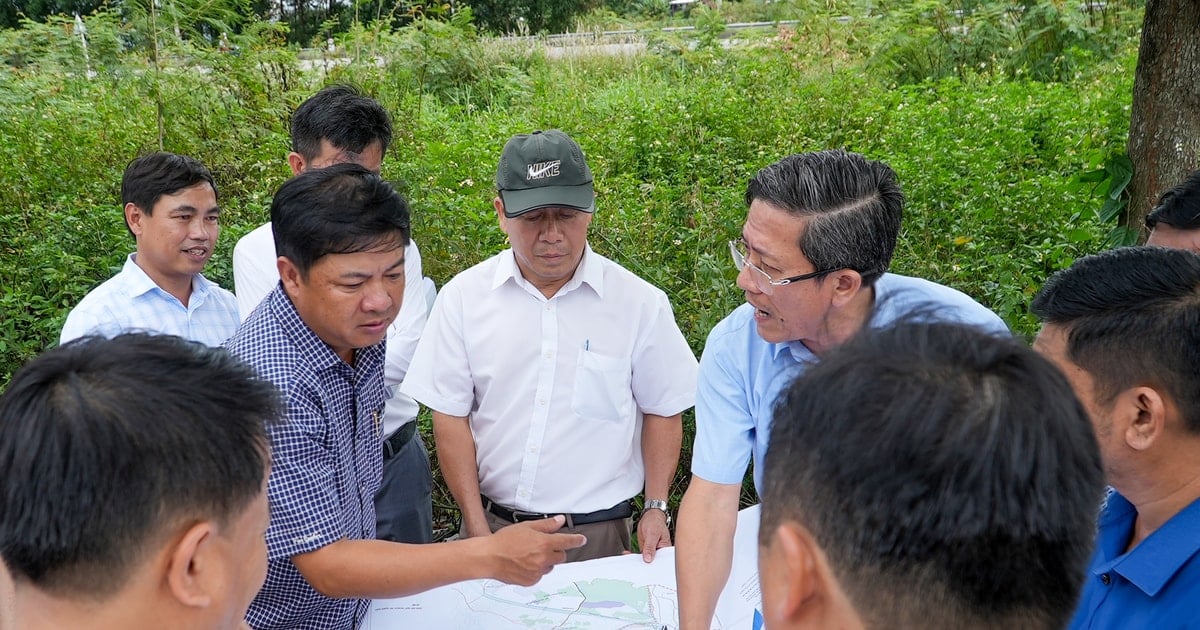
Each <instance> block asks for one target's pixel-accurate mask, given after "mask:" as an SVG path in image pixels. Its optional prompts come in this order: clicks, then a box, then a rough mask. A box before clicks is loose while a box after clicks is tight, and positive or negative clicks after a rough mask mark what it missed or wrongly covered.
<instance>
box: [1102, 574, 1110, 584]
mask: <svg viewBox="0 0 1200 630" xmlns="http://www.w3.org/2000/svg"><path fill="white" fill-rule="evenodd" d="M1100 582H1101V583H1103V584H1104V585H1105V586H1108V585H1109V584H1110V583H1111V582H1112V578H1110V577H1108V574H1107V573H1101V574H1100Z"/></svg>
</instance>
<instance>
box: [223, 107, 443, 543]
mask: <svg viewBox="0 0 1200 630" xmlns="http://www.w3.org/2000/svg"><path fill="white" fill-rule="evenodd" d="M291 133H292V149H293V150H292V152H291V153H289V154H288V156H287V159H288V165H289V166H290V167H291V169H292V174H293V175H297V174H299V173H301V172H303V171H306V170H309V169H316V168H325V167H327V166H331V165H333V164H341V163H344V162H351V163H354V164H358V165H360V166H362V167H364V168H366V169H367V170H369V171H372V172H374V173H379V170H380V167H381V166H382V164H383V156H384V154H385V153H387V148H388V145H389V144H391V142H392V121H391V117H389V116H388V113H387V111H386V110H384V109H383V106H382V105H380V104H379V102H378V101H376V100H375V99H373V98H370V97H367V96H363V95H362V94H360V93H359V92H358V90H357V89H355V88H353V87H351V86H348V85H330V86H328V87H325V88H324V89H322V90H321V91H319V92H317V93H316V94H314V95H313V96H311V97H309V99H308V100H306V101H304V103H302V104H301V105H300V107H298V108H297V109H296V112H295V113H294V114H293V115H292V128H291ZM276 258H277V257H276V255H275V241H274V235H273V234H272V232H271V223H270V222H267V223H265V224H263V225H261V226H259V227H258V228H255V229H254V231H252V232H250V233H249V234H247V235H245V236H244V237H242V239H241V240H239V241H238V243H237V246H236V247H235V248H234V250H233V279H234V289H235V291H236V292H237V299H238V308H239V310H240V311H241V316H242V319H243V320H245V319H246V318H247V317H248V316H249V315H250V312H251V311H253V310H254V309H255V308H256V307H257V306H258V305H259V303H260V302H262V301H263V298H264V297H266V295H267V294H268V293H270V292H271V291H272V290H273V289H274V288H275V285H277V284H279V271H278V269H277V267H276ZM404 281H405V285H404V299H403V302H402V305H401V307H400V314H399V315H398V316H397V317H396V319H395V321H394V322H392V325H391V326H390V327H389V328H388V336H387V356H386V359H385V366H384V384H385V386H386V387H387V391H388V392H389V393H391V394H393V395H392V397H391V398H390V399H389V400H388V401H387V404H386V406H385V407H384V413H383V434H384V441H383V447H382V448H383V458H384V462H383V485H382V486H381V487H380V490H379V494H378V495H376V497H375V513H376V531H377V534H376V535H377V536H378V538H379V539H381V540H391V541H394V542H406V543H426V542H430V541H431V540H432V538H433V508H432V503H431V496H430V493H431V491H432V488H433V481H432V476H431V474H430V470H429V453H428V451H427V450H426V449H425V442H424V441H423V440H422V439H421V435H420V432H418V431H417V423H416V418H417V411H418V410H419V408H418V406H417V403H416V401H414V400H413V399H412V398H410V397H408V396H405V395H403V394H400V393H399V392H397V391H396V387H397V386H398V385H399V384H400V381H402V380H404V374H405V372H407V371H408V362H409V360H410V359H411V358H412V353H413V350H414V349H415V348H416V345H417V339H418V338H420V336H421V329H422V328H423V327H424V326H425V316H426V314H427V313H428V312H429V309H428V306H427V305H426V302H425V284H424V283H423V281H422V278H421V253H420V252H419V251H417V244H416V242H414V241H411V240H410V241H409V244H408V246H407V247H406V248H405V251H404Z"/></svg>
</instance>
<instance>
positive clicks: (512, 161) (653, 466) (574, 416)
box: [401, 130, 696, 562]
mask: <svg viewBox="0 0 1200 630" xmlns="http://www.w3.org/2000/svg"><path fill="white" fill-rule="evenodd" d="M496 188H497V190H498V196H497V197H496V198H495V199H494V200H493V202H492V204H493V206H494V207H495V208H496V216H497V217H498V219H499V221H500V229H501V230H503V231H504V233H505V234H507V235H508V240H509V243H510V244H511V248H509V249H506V250H504V251H502V252H500V253H499V254H497V255H495V256H493V257H491V258H489V259H487V260H485V261H483V262H481V263H479V264H478V265H475V266H474V267H471V268H470V269H468V270H466V271H464V272H462V273H460V274H458V276H456V277H455V278H454V279H453V280H451V281H450V282H448V283H447V284H446V286H445V287H444V288H443V289H442V291H441V293H440V294H439V296H438V299H437V302H436V303H435V304H434V307H433V312H432V313H431V314H430V317H429V322H428V324H426V327H425V331H424V333H423V334H422V337H421V341H420V343H419V344H418V346H417V351H416V354H415V355H414V356H413V361H412V365H411V366H410V369H409V372H408V376H407V377H406V379H405V381H404V384H403V385H402V386H401V391H403V392H404V393H406V394H408V395H410V396H412V397H413V398H414V399H416V400H418V401H420V402H421V403H423V404H425V405H426V406H428V407H430V408H432V409H433V426H434V437H435V439H436V442H437V451H438V460H439V462H440V464H441V469H442V473H443V475H444V476H445V479H446V483H447V485H448V486H449V487H450V491H451V493H452V494H453V495H454V499H455V501H457V502H458V505H459V507H460V508H461V510H462V515H463V523H462V535H463V536H464V537H474V536H487V535H490V534H491V533H493V532H495V531H497V530H499V529H500V528H502V527H505V526H507V525H510V524H512V523H515V522H520V521H524V520H531V519H537V518H540V517H542V515H546V514H550V515H557V514H563V515H565V516H566V522H567V527H566V528H564V529H563V530H561V531H564V532H572V533H581V534H584V535H585V536H586V537H587V540H588V542H587V545H585V546H584V547H582V548H579V549H575V550H572V551H569V552H568V554H567V561H568V562H570V561H574V560H586V559H590V558H598V557H604V556H611V555H616V554H620V553H623V552H625V551H628V550H629V549H630V544H631V533H630V531H631V525H632V520H633V517H634V516H635V514H634V509H633V502H632V501H631V499H634V498H636V497H637V496H638V495H643V501H642V505H643V506H644V509H643V510H642V512H641V514H640V516H639V518H638V526H637V537H638V544H639V548H640V549H641V550H642V554H643V557H644V558H645V560H646V561H647V562H649V561H651V560H652V559H653V558H654V553H655V551H656V550H657V549H659V548H661V547H665V546H668V545H670V544H671V537H670V532H669V524H670V515H669V513H668V506H667V498H668V492H669V489H670V484H671V479H672V478H673V477H674V474H675V467H676V464H677V463H678V460H679V448H680V442H681V440H682V436H683V430H682V424H681V422H680V414H682V413H683V411H684V410H686V409H688V408H689V407H691V406H692V404H693V398H694V396H695V389H696V358H695V355H693V354H692V351H691V349H690V348H689V347H688V344H687V342H686V341H685V340H684V338H683V334H682V333H680V331H679V327H678V326H677V325H676V323H675V317H674V314H673V312H672V310H671V304H670V302H669V301H668V300H667V296H666V294H664V293H663V292H662V291H661V290H660V289H658V288H656V287H654V286H652V285H650V284H649V283H647V282H646V281H644V280H642V279H641V278H638V277H637V276H635V275H634V274H632V273H630V272H629V271H627V270H625V269H624V268H622V267H621V266H620V265H618V264H616V263H615V262H613V261H611V260H609V259H607V258H605V257H604V256H601V255H600V254H597V253H595V252H594V251H592V249H591V248H590V247H589V246H588V243H587V230H588V226H589V225H590V224H591V222H592V214H593V213H594V211H595V193H594V191H593V188H592V172H591V170H590V169H589V168H588V165H587V162H586V161H585V159H584V156H583V151H582V150H581V149H580V148H579V145H578V144H576V143H575V141H574V140H572V139H571V138H570V137H569V136H567V135H566V134H565V133H563V132H561V131H557V130H550V131H535V132H533V133H531V134H521V135H517V136H514V137H513V138H511V139H510V140H509V141H508V143H507V144H506V145H505V147H504V151H503V153H502V154H501V156H500V165H499V168H498V169H497V171H496Z"/></svg>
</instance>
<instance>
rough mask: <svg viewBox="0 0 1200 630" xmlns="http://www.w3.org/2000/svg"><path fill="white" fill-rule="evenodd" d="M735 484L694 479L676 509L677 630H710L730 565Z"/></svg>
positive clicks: (737, 493) (737, 494) (737, 490)
mask: <svg viewBox="0 0 1200 630" xmlns="http://www.w3.org/2000/svg"><path fill="white" fill-rule="evenodd" d="M741 490H742V488H741V486H740V485H739V484H723V483H713V482H711V481H706V480H704V479H701V478H700V477H697V476H695V475H692V482H691V484H690V485H689V486H688V489H687V492H686V493H685V494H684V495H683V502H682V503H680V504H679V525H678V526H677V527H676V530H675V534H676V541H675V542H676V546H675V580H676V582H677V583H678V588H679V628H680V630H709V627H710V626H711V624H712V618H713V613H714V612H715V611H716V609H717V598H718V597H720V595H721V589H722V588H724V587H725V582H726V581H727V580H728V579H729V571H730V567H731V566H732V564H733V533H734V530H735V529H736V528H737V508H738V498H739V497H740V496H741Z"/></svg>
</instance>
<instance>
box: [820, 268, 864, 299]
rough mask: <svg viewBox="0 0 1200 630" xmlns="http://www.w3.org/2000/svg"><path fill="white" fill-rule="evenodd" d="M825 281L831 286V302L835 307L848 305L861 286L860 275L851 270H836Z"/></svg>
mask: <svg viewBox="0 0 1200 630" xmlns="http://www.w3.org/2000/svg"><path fill="white" fill-rule="evenodd" d="M826 281H827V282H830V283H832V285H833V302H834V304H837V305H843V304H847V303H849V302H850V301H851V300H852V299H854V297H855V296H856V295H858V293H859V291H860V290H861V289H862V286H863V280H862V274H860V273H858V272H857V271H855V270H853V269H838V270H837V271H834V272H833V273H831V274H829V277H828V279H827V280H826Z"/></svg>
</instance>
